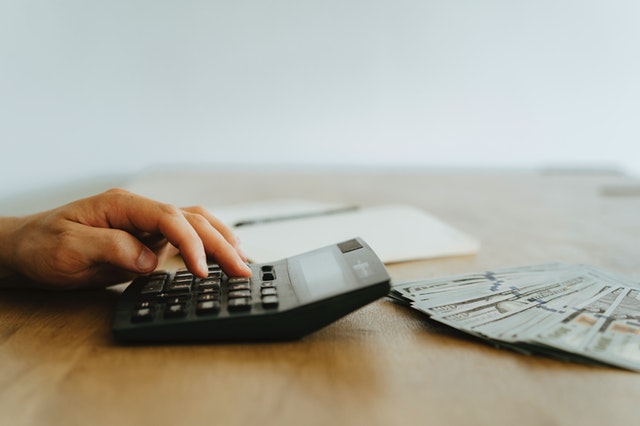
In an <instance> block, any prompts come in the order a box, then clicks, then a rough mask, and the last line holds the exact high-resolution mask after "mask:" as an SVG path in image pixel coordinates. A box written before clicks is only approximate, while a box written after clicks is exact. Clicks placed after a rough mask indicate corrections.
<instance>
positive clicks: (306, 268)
mask: <svg viewBox="0 0 640 426" xmlns="http://www.w3.org/2000/svg"><path fill="white" fill-rule="evenodd" d="M336 256H340V255H339V254H338V253H335V252H333V251H328V250H325V251H317V252H312V253H308V254H306V255H303V256H297V257H296V258H295V265H290V266H294V268H295V269H296V270H297V271H299V275H298V276H299V278H303V281H304V284H306V285H305V287H306V290H307V293H308V296H309V298H310V299H312V300H315V299H320V298H323V297H326V296H331V295H333V294H338V293H341V292H343V291H345V290H347V289H349V288H350V287H354V286H355V282H354V281H353V279H352V278H351V277H350V274H349V272H350V271H349V270H348V269H345V268H343V263H342V262H341V259H340V260H339V259H337V258H336Z"/></svg>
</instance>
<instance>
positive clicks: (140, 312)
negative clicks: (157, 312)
mask: <svg viewBox="0 0 640 426" xmlns="http://www.w3.org/2000/svg"><path fill="white" fill-rule="evenodd" d="M153 314H154V310H153V308H152V307H146V308H139V309H135V310H134V311H133V314H132V315H131V321H132V322H143V321H151V320H152V319H153Z"/></svg>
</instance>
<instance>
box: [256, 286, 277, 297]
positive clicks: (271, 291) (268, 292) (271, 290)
mask: <svg viewBox="0 0 640 426" xmlns="http://www.w3.org/2000/svg"><path fill="white" fill-rule="evenodd" d="M260 294H262V295H263V296H275V295H276V294H278V291H277V290H276V288H275V287H266V288H263V289H262V290H260Z"/></svg>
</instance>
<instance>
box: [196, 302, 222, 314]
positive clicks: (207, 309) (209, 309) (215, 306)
mask: <svg viewBox="0 0 640 426" xmlns="http://www.w3.org/2000/svg"><path fill="white" fill-rule="evenodd" d="M219 311H220V301H219V300H205V301H203V302H198V304H197V305H196V314H198V315H207V314H216V313H218V312H219Z"/></svg>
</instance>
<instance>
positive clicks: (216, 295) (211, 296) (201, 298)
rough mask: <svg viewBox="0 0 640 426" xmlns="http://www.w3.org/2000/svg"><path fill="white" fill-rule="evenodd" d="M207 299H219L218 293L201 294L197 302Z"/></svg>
mask: <svg viewBox="0 0 640 426" xmlns="http://www.w3.org/2000/svg"><path fill="white" fill-rule="evenodd" d="M207 300H220V294H219V293H218V294H214V293H212V294H201V295H200V296H198V302H205V301H207Z"/></svg>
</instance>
